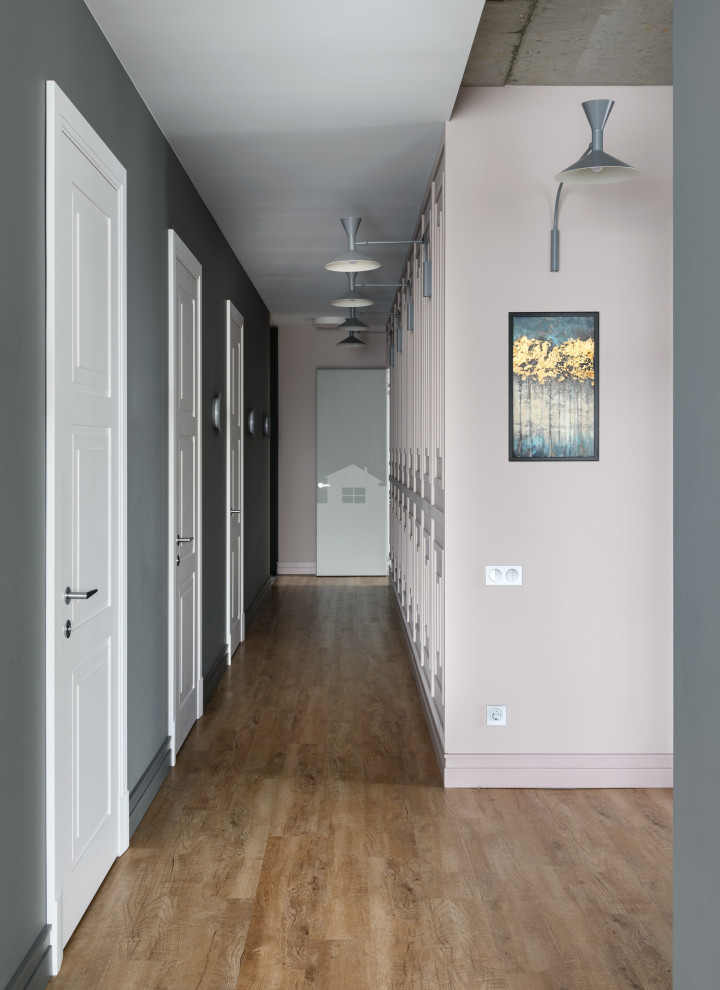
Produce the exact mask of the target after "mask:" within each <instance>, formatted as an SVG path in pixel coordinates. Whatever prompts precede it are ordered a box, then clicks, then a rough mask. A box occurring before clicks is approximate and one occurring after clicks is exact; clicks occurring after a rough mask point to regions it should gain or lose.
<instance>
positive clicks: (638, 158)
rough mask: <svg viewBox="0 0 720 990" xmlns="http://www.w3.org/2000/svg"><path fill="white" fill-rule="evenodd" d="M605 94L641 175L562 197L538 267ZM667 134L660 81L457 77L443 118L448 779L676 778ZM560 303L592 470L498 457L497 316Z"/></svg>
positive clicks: (502, 398)
mask: <svg viewBox="0 0 720 990" xmlns="http://www.w3.org/2000/svg"><path fill="white" fill-rule="evenodd" d="M598 97H609V98H612V99H615V100H616V106H615V108H614V109H613V112H612V114H611V116H610V119H609V122H608V124H607V126H606V131H605V147H606V150H607V151H608V152H609V153H610V154H612V155H615V156H616V157H619V158H621V159H623V160H625V161H628V162H630V163H632V164H633V165H635V166H637V167H638V168H639V169H640V170H641V171H642V176H641V177H640V178H637V179H634V180H632V181H629V182H625V183H619V184H616V185H615V184H613V185H604V186H599V187H594V188H591V189H588V188H587V187H578V186H576V187H574V188H573V187H569V186H566V187H565V188H564V190H563V199H562V202H561V208H560V230H561V258H560V267H561V270H560V272H558V273H555V274H551V273H550V271H549V231H550V228H551V226H552V209H553V204H554V196H555V192H556V189H557V183H556V182H555V181H554V180H553V175H554V174H556V173H557V172H558V171H560V169H561V168H564V167H565V166H567V165H568V164H569V163H570V162H572V161H575V160H576V159H577V158H579V157H580V154H581V153H582V152H583V150H584V149H585V147H586V145H587V143H588V141H589V136H590V132H589V127H588V125H587V122H586V120H585V115H584V113H583V111H582V108H581V105H580V104H581V102H582V101H583V100H586V99H593V98H598ZM671 141H672V90H671V89H670V88H668V87H653V88H645V87H633V88H618V87H603V88H602V89H599V88H593V87H589V88H565V87H528V88H525V87H506V88H503V89H466V90H461V94H460V97H459V100H458V103H457V105H456V108H455V112H454V114H453V118H452V120H451V122H450V123H449V124H448V127H447V145H446V155H447V186H446V187H447V201H446V210H447V213H446V216H447V266H446V270H447V294H446V298H447V308H446V318H447V319H446V415H447V419H446V445H447V511H446V517H447V526H446V555H447V556H446V559H447V570H446V574H447V586H446V637H447V638H446V649H447V708H446V751H447V754H448V766H450V767H451V768H452V767H455V768H456V770H457V773H456V774H455V778H454V781H453V780H450V778H449V777H446V779H448V782H455V783H458V782H466V783H469V784H472V783H475V784H477V783H483V782H485V783H500V782H501V779H500V776H501V775H502V773H503V768H505V769H507V767H508V766H511V767H513V768H514V770H513V772H515V770H516V769H517V768H518V767H519V768H520V771H521V772H520V773H519V775H518V774H517V773H516V775H515V776H514V777H513V778H512V782H514V783H516V784H519V785H520V786H522V784H523V783H529V784H531V783H542V782H543V780H544V781H545V782H546V783H552V782H553V780H554V779H555V780H557V782H559V783H562V782H566V783H570V782H572V781H571V777H572V775H571V773H570V771H569V770H568V773H567V775H566V777H565V778H562V774H560V776H556V777H555V778H553V776H552V773H551V770H552V768H554V767H556V766H559V767H560V769H561V770H562V768H563V767H565V768H566V769H568V768H572V767H576V766H577V765H581V766H587V768H589V773H590V776H588V775H587V774H586V776H585V778H584V779H585V780H587V781H588V782H589V781H590V777H591V776H592V770H593V768H595V769H596V770H600V769H602V767H603V766H605V767H610V768H611V769H612V768H613V767H618V768H620V769H622V768H625V770H624V771H623V772H625V771H627V772H626V773H625V776H623V773H621V772H620V770H618V773H617V774H615V776H614V777H613V776H612V774H611V776H610V777H608V778H603V777H598V778H597V779H598V781H602V782H603V783H611V782H612V781H615V782H616V783H618V784H620V783H623V782H625V783H632V782H636V783H642V782H645V783H653V782H656V783H659V784H662V783H667V782H668V781H669V779H670V774H669V769H668V768H669V767H671V757H670V756H669V754H670V753H671V750H672V724H671V722H672V709H671V705H672V666H671V662H672V660H671V651H672V625H671V607H672V583H671V582H672V529H671V509H672V489H671V485H672V473H671V471H672V364H671V361H672V267H671V263H672V249H671V236H672V230H671V216H672V213H671V209H672V201H671V174H672V151H671ZM572 310H599V312H600V379H599V389H600V460H599V462H597V463H542V464H540V463H530V464H527V463H512V464H511V463H509V462H508V452H507V446H508V441H507V432H508V426H507V422H508V337H507V335H508V329H507V324H508V313H509V312H510V311H528V312H532V311H535V312H543V311H548V312H552V311H572ZM491 563H499V564H505V563H506V564H517V563H519V564H522V565H523V567H524V585H523V587H522V588H487V587H486V586H485V571H484V568H485V565H486V564H491ZM486 704H505V705H507V706H508V719H507V722H508V724H507V726H506V727H504V728H488V727H486V725H485V705H486ZM503 754H516V755H515V756H513V757H512V758H510V757H508V756H505V755H503ZM518 754H519V755H518ZM523 754H525V755H527V754H534V755H535V756H537V755H538V754H555V755H554V756H549V757H548V759H547V760H546V761H543V759H540V760H539V761H538V760H537V759H535V760H534V763H533V761H532V760H525V759H524V757H523ZM558 754H560V756H561V757H563V754H565V755H566V758H565V757H563V758H561V759H560V760H559V763H558V759H557V755H558ZM588 754H589V755H590V756H589V758H588ZM581 756H582V759H581V758H580V757H581ZM508 761H509V762H508ZM578 761H579V764H578ZM531 763H533V765H534V766H535V767H536V771H533V772H530V771H528V772H527V773H525V774H524V776H523V772H522V771H523V767H526V768H527V767H529V766H530V764H531ZM546 763H547V767H546V771H547V772H545V776H544V777H543V772H544V771H543V767H545V764H546ZM478 768H484V769H481V770H478ZM493 768H494V769H493ZM538 768H539V769H538ZM533 773H534V776H533ZM463 775H464V776H463ZM450 777H452V773H451V774H450ZM506 779H508V780H509V778H507V774H506ZM575 783H578V780H575Z"/></svg>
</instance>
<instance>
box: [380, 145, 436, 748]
mask: <svg viewBox="0 0 720 990" xmlns="http://www.w3.org/2000/svg"><path fill="white" fill-rule="evenodd" d="M443 197H444V160H443V159H442V158H441V159H440V162H439V164H438V165H437V168H436V170H435V172H434V175H433V179H432V182H431V184H430V189H429V192H428V195H427V199H426V201H425V204H424V206H423V211H422V215H421V217H420V222H419V225H418V230H417V233H416V235H415V236H416V237H417V238H418V239H422V240H423V243H418V244H414V245H413V246H412V250H411V251H410V254H409V256H408V258H407V261H406V263H405V267H404V269H403V273H402V277H401V281H402V283H403V285H401V287H400V288H399V289H398V292H397V295H396V297H395V303H394V306H393V309H394V310H395V311H397V313H398V316H397V317H395V318H394V319H393V321H392V324H391V336H390V338H389V339H390V562H391V563H390V574H391V580H392V583H393V587H394V589H395V594H396V595H397V601H398V605H399V607H400V611H401V614H402V617H403V620H404V623H405V631H406V633H407V637H408V640H409V643H410V646H411V649H412V654H413V658H414V662H415V672H416V677H417V680H418V684H419V686H420V690H421V697H422V698H423V701H424V704H425V709H426V713H427V715H428V717H429V718H428V721H429V724H430V726H431V731H432V732H433V742H434V744H435V749H436V752H437V753H438V756H439V757H441V756H442V754H443V752H444V737H445V641H444V630H443V627H444V621H443V620H444V609H445V605H444V594H445V591H444V580H445V577H444V572H445V562H444V555H445V474H444V470H445V469H444V465H445V435H444V405H445V404H444V371H443V368H444V355H445V319H444V316H445V300H444V288H445V270H444V264H445V229H444V216H445V214H444V202H443Z"/></svg>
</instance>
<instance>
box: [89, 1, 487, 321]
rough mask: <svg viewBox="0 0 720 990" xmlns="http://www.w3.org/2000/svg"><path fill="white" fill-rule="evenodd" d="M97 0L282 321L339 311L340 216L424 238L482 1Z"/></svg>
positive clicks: (389, 252)
mask: <svg viewBox="0 0 720 990" xmlns="http://www.w3.org/2000/svg"><path fill="white" fill-rule="evenodd" d="M85 2H86V4H87V6H88V7H89V9H90V11H91V12H92V14H93V16H94V17H95V19H96V20H97V22H98V24H99V25H100V27H101V29H102V31H103V33H104V34H105V36H106V37H107V39H108V41H109V42H110V44H111V45H112V47H113V49H114V50H115V52H116V53H117V55H118V57H119V58H120V61H121V62H122V63H123V65H124V67H125V69H126V70H127V72H128V73H129V75H130V77H131V79H132V80H133V82H134V83H135V85H136V87H137V89H138V90H139V92H140V94H141V96H142V97H143V99H144V100H145V102H146V104H147V105H148V107H149V108H150V111H151V112H152V114H153V116H154V117H155V119H156V120H157V122H158V124H159V126H160V127H161V129H162V131H163V133H164V134H165V135H166V137H167V138H168V140H169V142H170V144H171V145H172V147H173V149H174V150H175V152H176V153H177V155H178V156H179V158H180V160H181V162H182V163H183V165H184V166H185V168H186V169H187V171H188V173H189V175H190V177H191V179H192V181H193V182H194V183H195V185H196V186H197V188H198V190H199V191H200V193H201V195H202V196H203V199H204V200H205V202H206V203H207V205H208V207H209V208H210V210H211V212H212V213H213V215H214V217H215V219H216V220H217V222H218V224H219V225H220V227H221V229H222V230H223V233H224V234H225V236H226V237H227V239H228V241H229V242H230V245H231V246H232V248H233V250H234V251H235V253H236V254H237V256H238V258H239V259H240V261H241V262H242V264H243V266H244V267H245V269H246V271H247V273H248V275H249V276H250V278H251V279H252V281H253V282H254V284H255V286H256V287H257V289H258V291H259V292H260V295H261V296H262V298H263V299H264V301H265V303H266V304H267V306H268V308H269V309H270V311H271V314H272V317H273V320H274V321H275V322H277V323H280V324H286V325H287V324H297V323H305V322H307V321H308V320H309V319H311V318H312V317H313V316H318V315H337V314H338V313H339V312H340V311H339V310H337V309H334V308H333V307H332V306H330V305H329V300H330V299H333V298H335V297H336V296H338V295H340V294H341V293H342V292H343V291H344V289H345V288H346V287H347V280H346V277H345V275H342V274H339V273H335V272H327V271H325V270H324V268H323V265H324V264H325V262H326V261H329V260H330V259H331V258H333V257H334V256H335V255H337V254H339V253H340V252H341V251H342V250H343V249H344V248H345V247H346V246H347V240H346V237H345V234H344V231H343V229H342V227H341V226H340V217H342V216H361V217H363V223H362V226H361V228H360V232H359V234H358V238H359V239H362V240H365V239H367V240H394V239H400V238H409V237H411V236H412V231H413V227H414V224H415V221H416V219H417V215H418V212H419V209H420V206H421V199H422V195H423V193H424V191H425V187H426V184H427V181H428V178H429V175H430V169H431V167H432V164H433V161H434V159H435V156H436V154H437V151H438V149H439V145H440V141H441V138H442V129H443V123H444V122H445V121H446V120H448V118H449V117H450V113H451V111H452V107H453V103H454V101H455V97H456V96H457V91H458V87H459V86H460V81H461V79H462V75H463V71H464V69H465V65H466V62H467V58H468V54H469V52H470V47H471V45H472V42H473V38H474V35H475V30H476V28H477V25H478V21H479V18H480V14H481V11H482V8H483V2H484V0H365V2H364V3H363V4H361V5H359V6H356V5H355V4H351V3H349V2H347V0H345V2H343V0H303V2H297V0H260V2H258V0H202V2H190V0H85ZM188 246H189V247H190V248H191V249H192V245H188ZM369 251H370V249H368V253H369ZM406 251H407V249H406V248H405V247H402V246H400V247H389V246H388V247H382V248H373V249H372V252H373V254H374V256H376V257H377V258H378V260H379V261H382V262H383V265H382V267H381V268H380V269H378V270H377V271H376V272H370V273H368V281H377V282H392V281H395V280H396V279H397V277H398V275H399V272H400V268H401V265H402V261H403V259H404V257H405V254H406ZM359 281H360V279H359ZM393 294H394V292H393V290H392V289H382V290H381V289H376V290H373V293H372V298H375V300H376V305H375V307H374V310H375V312H377V313H378V314H379V313H380V312H387V308H388V305H389V303H390V301H391V299H392V296H393ZM378 322H381V323H384V322H385V321H384V320H381V319H380V318H379V317H378Z"/></svg>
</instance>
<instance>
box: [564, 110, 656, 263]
mask: <svg viewBox="0 0 720 990" xmlns="http://www.w3.org/2000/svg"><path fill="white" fill-rule="evenodd" d="M614 106H615V101H614V100H587V101H586V102H585V103H583V105H582V107H583V110H584V111H585V116H586V117H587V119H588V123H589V124H590V129H591V131H592V140H591V142H590V144H589V145H588V147H587V150H586V151H585V153H584V154H583V155H581V156H580V158H579V159H578V160H577V161H576V162H573V164H572V165H568V167H567V168H566V169H564V171H562V172H558V174H557V175H556V176H555V180H556V181H557V182H559V183H560V185H559V186H558V191H557V196H556V197H555V213H554V218H553V228H552V230H551V232H550V271H551V272H556V271H559V269H560V231H559V230H558V209H559V206H560V193H561V191H562V187H563V185H564V183H566V182H571V183H576V184H580V183H587V184H588V185H592V184H595V183H600V182H621V181H622V180H623V179H631V178H632V177H633V176H635V175H639V174H640V171H639V169H636V168H633V166H632V165H628V164H627V163H626V162H621V161H620V159H619V158H613V157H612V155H608V154H607V153H606V152H605V151H603V129H604V127H605V124H606V123H607V119H608V117H609V116H610V111H611V110H612V108H613V107H614Z"/></svg>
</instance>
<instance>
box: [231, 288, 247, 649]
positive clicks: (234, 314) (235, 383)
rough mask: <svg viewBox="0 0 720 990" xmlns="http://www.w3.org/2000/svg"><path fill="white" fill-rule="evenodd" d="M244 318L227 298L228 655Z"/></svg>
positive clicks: (239, 538)
mask: <svg viewBox="0 0 720 990" xmlns="http://www.w3.org/2000/svg"><path fill="white" fill-rule="evenodd" d="M243 331H244V322H243V318H242V316H241V315H240V313H238V311H237V309H236V308H235V307H234V306H233V304H232V303H231V302H230V300H228V302H227V360H228V367H227V396H228V405H227V479H228V482H227V483H228V487H227V511H228V541H227V546H228V550H227V553H228V557H227V572H228V573H227V588H228V609H227V611H228V642H229V644H230V651H229V656H228V662H229V660H230V657H232V655H233V653H234V652H235V650H236V649H237V647H238V645H239V644H240V643H241V642H242V640H243V639H245V614H244V612H243V552H244V549H243V532H244V522H243V508H244V505H243V435H244V434H243V409H244V405H243V403H244V399H243Z"/></svg>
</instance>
